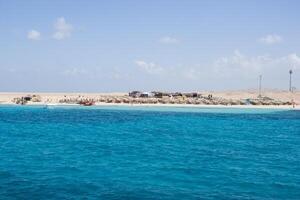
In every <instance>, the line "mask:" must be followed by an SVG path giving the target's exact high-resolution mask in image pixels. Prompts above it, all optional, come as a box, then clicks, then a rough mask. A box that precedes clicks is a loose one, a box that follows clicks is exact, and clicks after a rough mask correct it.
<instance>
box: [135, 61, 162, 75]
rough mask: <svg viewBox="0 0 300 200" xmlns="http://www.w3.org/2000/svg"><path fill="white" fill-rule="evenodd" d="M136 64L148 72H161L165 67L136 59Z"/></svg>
mask: <svg viewBox="0 0 300 200" xmlns="http://www.w3.org/2000/svg"><path fill="white" fill-rule="evenodd" d="M135 64H136V65H137V66H138V67H140V68H141V69H142V70H144V71H145V72H146V73H148V74H161V73H162V72H163V71H164V69H163V68H162V67H160V66H158V65H156V64H155V63H153V62H145V61H143V60H137V61H135Z"/></svg>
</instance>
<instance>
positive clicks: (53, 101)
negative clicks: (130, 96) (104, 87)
mask: <svg viewBox="0 0 300 200" xmlns="http://www.w3.org/2000/svg"><path fill="white" fill-rule="evenodd" d="M200 93H202V94H204V95H208V94H212V95H213V96H214V97H222V98H225V99H247V98H256V97H257V92H256V91H226V92H200ZM29 94H30V95H33V94H35V95H40V96H41V98H42V102H39V103H29V104H30V105H66V104H60V103H59V100H60V99H63V98H76V97H79V96H81V97H83V98H99V97H103V96H115V97H116V96H124V95H126V94H127V93H33V92H27V93H24V92H20V93H12V92H2V93H0V104H13V102H12V100H13V99H14V98H17V97H22V96H26V95H29ZM263 96H268V97H270V98H273V99H277V100H281V101H291V99H293V100H294V101H295V103H296V104H298V105H297V106H296V109H299V108H300V106H299V104H300V92H294V93H290V92H288V91H280V90H268V91H264V93H263ZM96 105H98V106H172V107H222V108H223V107H227V108H230V107H232V108H280V109H291V108H292V106H283V105H281V106H254V105H235V106H224V105H191V104H117V103H96Z"/></svg>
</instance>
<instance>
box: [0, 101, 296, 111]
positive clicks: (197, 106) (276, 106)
mask: <svg viewBox="0 0 300 200" xmlns="http://www.w3.org/2000/svg"><path fill="white" fill-rule="evenodd" d="M1 105H3V106H24V107H26V106H58V107H60V106H65V107H68V106H70V107H86V108H88V107H110V106H111V107H133V108H134V107H135V108H138V107H157V108H158V107H166V108H167V107H169V108H172V107H173V108H225V109H226V108H228V109H230V108H238V109H280V110H300V105H296V106H295V107H294V108H293V107H292V106H291V105H201V104H198V105H195V104H126V103H96V104H95V105H93V106H83V105H79V104H66V103H45V102H39V103H32V102H31V103H27V104H26V105H17V104H14V103H10V102H4V103H3V102H0V106H1Z"/></svg>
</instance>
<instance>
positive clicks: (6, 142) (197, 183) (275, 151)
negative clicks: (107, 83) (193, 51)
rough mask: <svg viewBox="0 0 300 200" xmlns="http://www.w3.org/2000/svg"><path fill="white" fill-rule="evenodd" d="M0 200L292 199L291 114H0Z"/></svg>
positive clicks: (297, 193) (297, 141) (297, 152)
mask: <svg viewBox="0 0 300 200" xmlns="http://www.w3.org/2000/svg"><path fill="white" fill-rule="evenodd" d="M0 145H1V146H0V150H1V151H0V197H1V199H81V198H83V199H85V198H86V199H300V112H299V111H293V110H272V109H211V108H205V109H203V108H202V109H201V108H163V107H162V108H152V107H135V108H132V107H92V108H86V107H59V106H53V107H51V106H50V107H48V108H45V107H37V106H36V107H30V106H0Z"/></svg>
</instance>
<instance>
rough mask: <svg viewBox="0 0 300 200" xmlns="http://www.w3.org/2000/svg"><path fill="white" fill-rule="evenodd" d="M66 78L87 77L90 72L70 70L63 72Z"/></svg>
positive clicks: (77, 69) (76, 69)
mask: <svg viewBox="0 0 300 200" xmlns="http://www.w3.org/2000/svg"><path fill="white" fill-rule="evenodd" d="M62 74H63V75H65V76H78V75H87V74H88V71H87V70H85V69H82V68H76V67H75V68H69V69H66V70H64V71H63V72H62Z"/></svg>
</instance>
